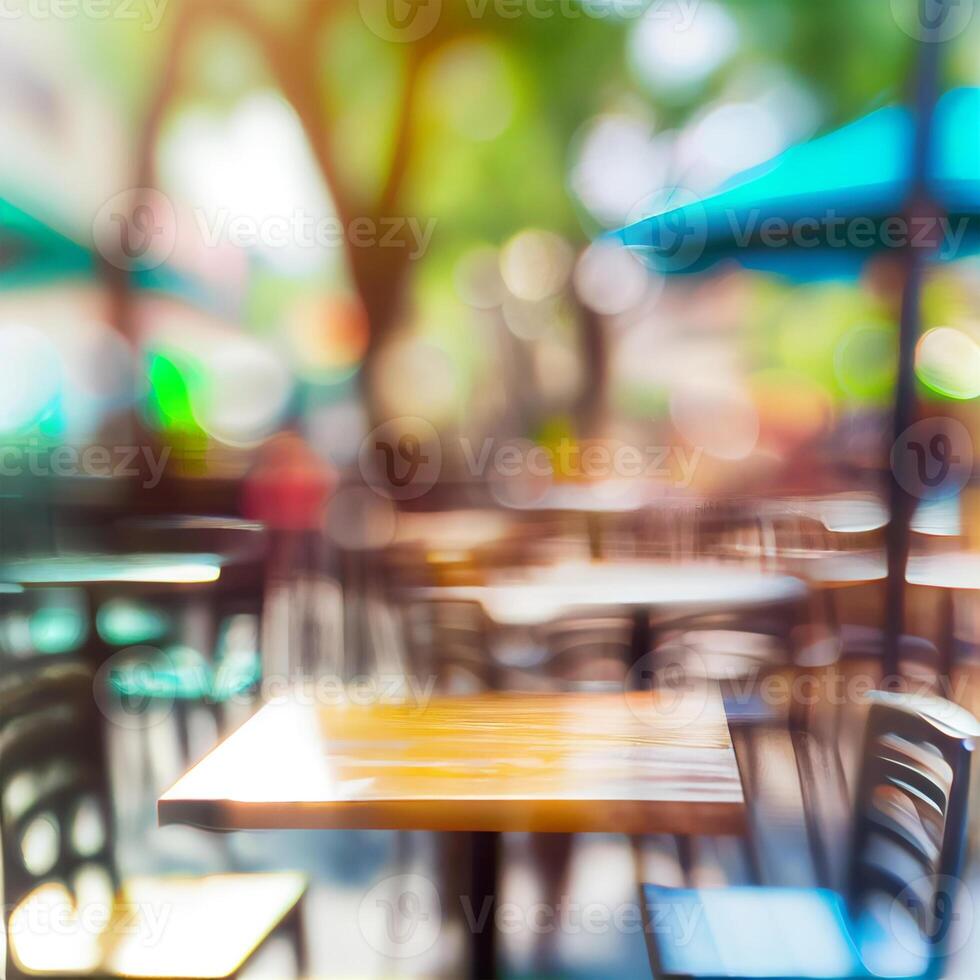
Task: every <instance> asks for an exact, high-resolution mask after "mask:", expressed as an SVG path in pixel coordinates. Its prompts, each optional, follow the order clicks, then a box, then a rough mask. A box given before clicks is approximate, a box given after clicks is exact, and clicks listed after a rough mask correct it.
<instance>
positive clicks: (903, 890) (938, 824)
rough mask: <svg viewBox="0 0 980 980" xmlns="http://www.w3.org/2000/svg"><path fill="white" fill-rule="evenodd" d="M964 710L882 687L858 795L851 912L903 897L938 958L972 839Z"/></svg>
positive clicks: (968, 746) (903, 904)
mask: <svg viewBox="0 0 980 980" xmlns="http://www.w3.org/2000/svg"><path fill="white" fill-rule="evenodd" d="M944 708H948V709H949V710H948V711H944V710H943V709H944ZM958 710H960V709H956V707H955V706H954V705H951V704H948V702H943V701H941V700H940V699H938V698H936V699H928V703H927V699H922V698H918V699H916V698H907V697H904V696H902V695H888V694H878V695H876V696H875V701H874V703H873V704H872V706H871V709H870V713H869V716H868V724H867V729H866V735H865V747H864V754H863V756H862V760H863V761H862V768H861V775H860V778H859V780H858V786H857V794H856V800H855V802H856V814H855V822H854V833H853V840H852V851H851V861H850V865H849V887H848V895H847V898H848V905H849V909H850V912H851V915H852V918H854V919H855V920H857V919H858V918H859V916H860V915H861V913H862V912H863V911H865V910H866V909H867V908H868V907H869V905H870V903H871V902H873V901H875V900H876V899H879V898H881V897H884V898H885V899H886V900H887V901H890V902H892V903H898V905H899V906H900V911H901V912H902V913H903V914H910V918H911V921H912V922H913V923H914V925H915V926H916V927H917V929H918V933H919V939H921V941H922V943H923V948H924V949H926V950H927V951H928V955H929V957H930V958H931V959H932V960H933V961H934V962H935V961H938V960H939V959H940V958H941V957H942V956H943V953H944V949H945V947H946V944H947V940H948V938H949V933H950V930H951V928H952V926H953V923H954V921H955V917H954V913H953V907H952V905H953V899H954V898H955V888H953V887H952V885H953V884H954V883H955V881H956V880H957V879H958V876H959V874H960V872H961V868H962V864H963V858H964V852H965V848H966V831H967V805H968V796H969V779H970V763H971V760H972V755H973V741H972V740H971V738H970V735H969V734H967V733H966V732H964V731H963V730H962V726H960V725H959V724H958V719H956V718H955V716H954V712H955V711H958Z"/></svg>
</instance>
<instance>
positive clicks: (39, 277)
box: [0, 197, 222, 312]
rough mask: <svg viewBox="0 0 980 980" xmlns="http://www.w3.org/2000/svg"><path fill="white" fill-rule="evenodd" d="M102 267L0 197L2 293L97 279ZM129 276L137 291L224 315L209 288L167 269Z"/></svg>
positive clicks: (88, 251)
mask: <svg viewBox="0 0 980 980" xmlns="http://www.w3.org/2000/svg"><path fill="white" fill-rule="evenodd" d="M102 267H103V264H102V261H101V259H100V257H99V255H98V254H97V253H96V252H95V250H94V249H93V248H92V247H90V246H89V245H87V244H83V243H81V242H78V241H75V240H74V239H72V238H69V237H68V236H67V235H64V234H62V233H61V232H60V231H57V230H56V229H55V228H53V227H51V226H50V225H49V224H47V223H45V222H44V221H41V220H40V219H39V218H36V217H34V216H33V215H31V214H29V213H28V212H26V211H24V210H23V209H21V208H19V207H17V205H15V204H13V203H11V202H10V201H8V200H5V199H4V198H2V197H0V291H4V290H10V289H21V288H27V287H31V286H40V285H50V284H53V283H58V282H66V281H72V280H83V281H84V280H95V279H97V278H98V277H99V275H100V274H101V269H102ZM129 275H130V277H131V283H132V286H133V288H134V289H135V290H137V291H148V292H160V293H166V294H168V295H171V296H176V297H180V298H182V299H184V300H186V301H188V302H190V303H192V304H194V305H196V306H199V307H201V308H203V309H207V310H211V311H214V312H221V311H222V301H221V299H220V297H218V296H217V295H216V294H215V291H214V290H213V289H209V288H208V287H207V286H205V285H204V284H203V283H202V282H200V281H198V280H197V279H196V278H193V277H190V276H187V275H184V274H183V273H181V272H179V271H177V270H176V269H174V268H172V267H171V266H169V265H162V266H159V267H156V266H154V267H152V268H142V269H141V268H137V269H135V270H133V271H132V272H131V273H130V274H129Z"/></svg>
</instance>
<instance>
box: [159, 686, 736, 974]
mask: <svg viewBox="0 0 980 980" xmlns="http://www.w3.org/2000/svg"><path fill="white" fill-rule="evenodd" d="M159 819H160V823H161V824H162V825H167V824H190V825H192V826H196V827H202V828H206V829H209V830H216V831H227V830H255V829H274V828H359V829H364V828H368V829H371V828H374V829H400V830H430V831H466V832H470V833H473V834H474V835H475V837H474V848H473V854H474V883H473V891H474V896H473V897H474V900H475V902H476V903H478V904H476V905H475V906H474V907H476V908H484V907H487V906H485V905H484V901H485V900H486V899H490V900H491V901H492V899H493V896H494V894H495V891H496V887H497V883H496V882H497V879H496V854H497V840H496V836H495V835H496V834H497V833H499V832H501V831H534V832H556V833H576V832H606V833H626V834H640V833H644V834H646V833H650V834H656V833H669V834H726V833H728V834H730V833H739V832H741V831H742V829H743V826H744V823H743V821H744V798H743V795H742V785H741V781H740V778H739V772H738V767H737V764H736V760H735V754H734V751H733V749H732V743H731V738H730V735H729V731H728V724H727V720H726V718H725V713H724V708H723V705H722V702H721V698H720V696H719V695H718V693H717V691H716V690H715V689H714V688H713V687H703V688H697V689H691V690H690V691H688V692H685V693H684V694H682V695H681V696H680V697H678V696H676V695H675V694H670V695H663V694H658V693H651V692H645V693H640V692H637V693H630V694H623V695H614V694H574V695H566V694H539V695H523V694H521V695H518V694H486V695H480V696H476V697H465V698H436V699H433V700H431V701H430V702H428V704H423V705H419V704H398V705H391V704H377V705H373V706H368V707H358V706H355V705H344V706H339V707H338V706H331V707H315V706H311V705H305V706H304V705H299V704H294V703H287V704H280V705H268V706H266V707H264V708H262V709H261V710H260V711H259V712H258V714H256V715H255V716H254V717H253V718H252V719H251V720H250V721H248V722H247V723H246V724H245V725H244V726H242V728H240V729H239V730H238V731H237V732H236V733H235V734H233V735H231V736H230V737H229V738H228V739H226V740H225V741H224V742H223V743H222V744H221V745H219V746H218V747H217V748H216V749H215V750H214V751H213V752H212V753H211V754H210V755H208V756H207V757H206V758H205V759H204V760H203V761H202V762H200V763H199V764H198V765H197V766H195V767H194V768H193V769H191V770H190V772H188V773H187V775H185V776H184V777H183V778H182V779H180V781H179V782H177V784H176V785H175V786H174V787H173V788H172V789H170V790H169V791H168V792H167V793H165V794H164V795H163V797H161V799H160V801H159ZM489 921H492V916H491V918H490V920H489ZM474 944H475V948H474V957H473V961H474V966H473V970H474V973H473V975H474V977H477V978H479V980H488V978H489V977H491V976H493V975H494V974H493V962H494V936H493V930H492V929H484V930H482V931H481V932H479V933H478V934H477V935H476V936H475V937H474Z"/></svg>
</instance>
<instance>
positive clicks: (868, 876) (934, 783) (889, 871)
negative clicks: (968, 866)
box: [643, 694, 973, 980]
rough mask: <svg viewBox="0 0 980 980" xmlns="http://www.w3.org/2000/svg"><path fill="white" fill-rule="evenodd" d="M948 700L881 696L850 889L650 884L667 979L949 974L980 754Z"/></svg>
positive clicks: (873, 717)
mask: <svg viewBox="0 0 980 980" xmlns="http://www.w3.org/2000/svg"><path fill="white" fill-rule="evenodd" d="M946 706H948V703H947V702H943V701H941V700H940V699H938V698H935V699H934V698H929V699H924V698H916V699H911V698H908V697H904V696H901V695H888V694H876V695H874V696H873V701H872V705H871V709H870V712H869V716H868V722H867V728H866V735H865V748H864V757H863V758H864V761H863V766H862V771H861V774H860V777H859V781H858V791H857V798H856V811H855V812H856V816H855V823H854V827H853V832H852V841H851V856H850V862H849V866H848V884H847V888H846V894H844V895H841V894H837V893H835V892H833V891H830V890H827V889H803V888H719V889H701V890H683V889H670V888H660V887H658V886H655V885H644V886H643V891H644V910H645V914H646V916H647V929H646V932H647V935H648V939H649V951H650V956H651V960H652V965H653V969H654V973H655V975H656V976H658V977H660V976H663V977H740V978H757V977H758V978H762V977H779V978H782V980H789V978H794V977H799V978H804V977H806V978H816V977H821V978H852V977H853V978H858V977H862V978H863V977H875V976H878V977H880V976H888V977H903V978H913V977H914V978H931V977H936V976H939V975H940V974H941V970H942V963H943V959H944V955H945V950H946V946H947V944H948V941H949V938H950V930H951V927H952V925H953V923H954V922H955V921H956V919H955V913H954V911H953V904H954V901H955V898H956V895H955V890H956V889H955V884H956V880H957V877H958V875H959V873H960V869H961V865H962V861H963V854H964V849H965V839H966V827H967V821H966V815H967V813H966V811H967V799H968V792H969V785H968V784H969V770H970V763H971V759H972V754H973V743H972V741H971V740H970V738H969V737H968V736H967V735H965V734H964V733H963V732H962V731H961V730H960V729H959V728H954V727H952V725H951V724H950V722H949V719H951V718H953V717H954V716H953V714H952V712H945V713H944V710H943V709H944V708H945V707H946ZM950 707H951V706H950Z"/></svg>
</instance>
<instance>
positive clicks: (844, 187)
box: [613, 88, 980, 280]
mask: <svg viewBox="0 0 980 980" xmlns="http://www.w3.org/2000/svg"><path fill="white" fill-rule="evenodd" d="M978 131H980V89H977V88H963V89H956V90H954V91H951V92H948V93H946V95H944V96H943V97H942V99H940V101H939V103H938V105H937V107H936V111H935V119H934V122H933V145H932V151H931V154H930V164H929V171H928V173H927V176H926V190H927V197H928V199H929V200H930V201H931V202H932V204H933V205H934V206H935V207H937V208H938V209H939V211H940V212H942V213H941V214H931V213H930V214H924V215H922V216H920V217H919V218H916V219H909V220H907V221H906V220H905V219H903V218H901V217H899V216H901V215H902V214H903V212H904V211H905V210H906V208H907V205H908V201H909V199H910V197H911V196H912V192H913V189H914V187H915V181H916V176H915V152H914V148H915V142H916V119H915V116H914V114H913V113H912V112H911V111H910V110H909V109H907V108H905V107H903V106H890V107H887V108H883V109H878V110H877V111H875V112H872V113H871V114H870V115H867V116H865V117H864V118H862V119H859V120H858V121H856V122H854V123H851V124H850V125H847V126H845V127H843V128H842V129H839V130H836V131H835V132H832V133H830V134H828V135H826V136H823V137H821V138H819V139H815V140H813V141H811V142H808V143H804V144H801V145H799V146H795V147H792V148H791V149H789V150H786V151H785V152H784V153H782V154H780V155H779V156H777V157H775V158H774V159H773V160H770V161H768V162H767V163H763V164H761V165H760V166H757V167H753V168H752V169H750V170H747V171H744V172H743V173H740V174H738V175H737V176H735V177H733V178H732V179H731V180H729V181H728V182H727V183H726V184H725V185H724V186H723V187H721V188H720V189H719V190H718V191H717V192H716V193H715V194H713V195H711V196H709V197H707V198H705V199H704V200H700V201H694V202H691V203H685V204H684V205H683V206H679V207H675V208H670V207H668V208H666V209H665V210H663V211H661V212H660V213H658V214H655V215H651V216H648V217H644V218H643V219H642V220H641V221H637V222H636V223H634V224H630V225H628V226H626V227H625V228H622V229H620V230H619V231H617V232H614V233H613V238H614V240H618V241H619V242H621V243H623V244H624V245H626V246H628V247H629V248H630V249H631V250H633V251H635V252H636V253H638V254H639V255H641V256H642V257H643V258H644V260H645V261H646V262H647V263H648V264H649V265H650V266H651V267H652V268H654V269H656V270H657V271H660V272H664V273H693V272H703V271H705V270H706V269H709V268H711V267H712V266H714V265H716V264H717V263H719V262H721V261H724V260H730V259H734V260H736V261H738V262H739V263H740V264H742V265H744V266H745V267H747V268H752V269H760V270H765V271H770V272H778V273H782V274H784V275H787V276H789V277H791V278H794V279H802V280H813V279H821V278H828V277H838V276H840V277H854V276H856V275H859V274H860V271H861V267H862V266H863V264H864V263H865V261H866V260H867V258H868V257H869V255H871V254H874V253H875V252H881V251H885V250H887V249H888V248H892V249H895V248H903V247H906V244H907V240H909V239H912V240H913V241H912V244H915V243H916V242H915V241H914V240H915V239H919V240H922V241H923V242H925V241H927V236H929V235H932V237H933V240H934V243H935V244H936V245H937V249H936V252H935V254H936V256H937V257H939V258H941V259H944V260H948V259H954V258H959V257H961V256H964V255H968V254H971V253H972V252H975V251H978V250H980V138H978ZM896 221H899V222H903V223H902V224H896Z"/></svg>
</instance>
